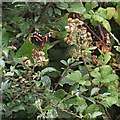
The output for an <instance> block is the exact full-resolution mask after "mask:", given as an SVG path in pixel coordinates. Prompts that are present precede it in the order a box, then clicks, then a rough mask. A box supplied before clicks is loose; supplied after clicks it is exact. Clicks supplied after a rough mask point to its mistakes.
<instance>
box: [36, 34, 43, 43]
mask: <svg viewBox="0 0 120 120" xmlns="http://www.w3.org/2000/svg"><path fill="white" fill-rule="evenodd" d="M34 37H36V38H37V39H38V40H39V41H41V42H42V39H40V38H39V37H38V36H37V35H34Z"/></svg>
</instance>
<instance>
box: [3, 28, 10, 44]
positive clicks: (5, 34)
mask: <svg viewBox="0 0 120 120" xmlns="http://www.w3.org/2000/svg"><path fill="white" fill-rule="evenodd" d="M8 43H9V36H8V33H7V31H6V29H5V28H3V29H2V45H3V46H7V45H8Z"/></svg>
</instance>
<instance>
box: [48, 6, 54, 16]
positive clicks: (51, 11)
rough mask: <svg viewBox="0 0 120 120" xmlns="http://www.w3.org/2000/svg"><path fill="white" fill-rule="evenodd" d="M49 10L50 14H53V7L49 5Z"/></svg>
mask: <svg viewBox="0 0 120 120" xmlns="http://www.w3.org/2000/svg"><path fill="white" fill-rule="evenodd" d="M47 12H48V14H49V16H52V15H53V8H52V7H49V8H48V10H47Z"/></svg>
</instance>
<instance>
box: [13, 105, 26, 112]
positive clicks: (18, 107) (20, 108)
mask: <svg viewBox="0 0 120 120" xmlns="http://www.w3.org/2000/svg"><path fill="white" fill-rule="evenodd" d="M20 110H25V108H24V106H23V105H19V106H16V107H14V108H13V110H12V111H14V112H18V111H20Z"/></svg>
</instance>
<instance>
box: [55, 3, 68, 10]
mask: <svg viewBox="0 0 120 120" xmlns="http://www.w3.org/2000/svg"><path fill="white" fill-rule="evenodd" d="M57 7H58V8H60V9H62V10H65V9H67V8H68V4H67V3H57Z"/></svg>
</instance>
